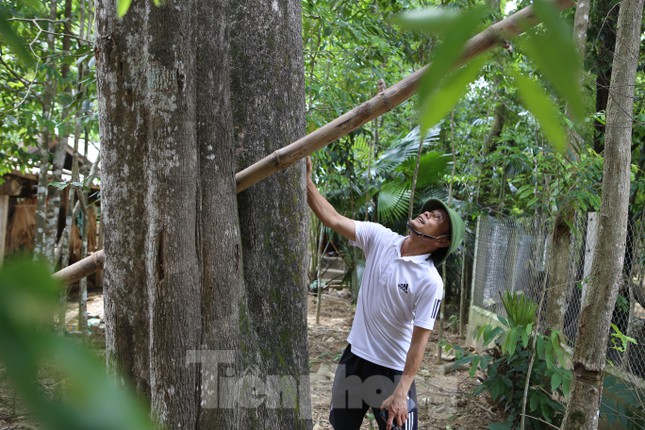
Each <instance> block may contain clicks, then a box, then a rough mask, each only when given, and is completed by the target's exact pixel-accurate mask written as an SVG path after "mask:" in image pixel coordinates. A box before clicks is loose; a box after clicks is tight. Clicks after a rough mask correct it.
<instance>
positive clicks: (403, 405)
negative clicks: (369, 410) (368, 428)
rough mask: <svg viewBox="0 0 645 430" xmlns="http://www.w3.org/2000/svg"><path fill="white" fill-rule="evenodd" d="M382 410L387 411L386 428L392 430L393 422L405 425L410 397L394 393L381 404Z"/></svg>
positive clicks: (401, 425) (400, 425)
mask: <svg viewBox="0 0 645 430" xmlns="http://www.w3.org/2000/svg"><path fill="white" fill-rule="evenodd" d="M381 410H386V411H387V422H386V429H387V430H390V429H391V428H392V424H393V423H394V424H396V425H397V426H399V427H403V424H405V422H406V420H407V419H408V399H407V396H400V395H397V394H396V393H395V394H392V395H391V396H390V397H388V398H387V399H385V400H384V401H383V403H382V404H381Z"/></svg>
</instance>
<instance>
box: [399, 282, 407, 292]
mask: <svg viewBox="0 0 645 430" xmlns="http://www.w3.org/2000/svg"><path fill="white" fill-rule="evenodd" d="M399 290H401V291H403V292H404V293H405V294H408V284H399Z"/></svg>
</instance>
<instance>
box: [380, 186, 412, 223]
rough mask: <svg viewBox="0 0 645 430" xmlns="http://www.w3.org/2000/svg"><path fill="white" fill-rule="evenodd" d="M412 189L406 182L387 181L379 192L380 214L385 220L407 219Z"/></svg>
mask: <svg viewBox="0 0 645 430" xmlns="http://www.w3.org/2000/svg"><path fill="white" fill-rule="evenodd" d="M409 201H410V190H409V188H408V187H406V186H405V185H404V184H398V183H394V182H386V183H385V184H383V186H382V187H381V190H380V192H379V193H378V216H379V219H380V220H383V221H384V222H391V221H393V220H397V219H405V218H406V216H407V210H408V202H409Z"/></svg>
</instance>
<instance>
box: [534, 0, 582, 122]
mask: <svg viewBox="0 0 645 430" xmlns="http://www.w3.org/2000/svg"><path fill="white" fill-rule="evenodd" d="M533 10H534V11H535V14H536V15H537V17H538V18H539V19H540V21H541V22H542V27H543V28H540V29H535V30H532V31H531V32H530V33H529V37H527V38H526V39H525V40H524V47H525V49H526V52H527V53H528V54H529V56H530V57H531V59H532V60H533V61H534V62H535V64H536V65H537V66H538V68H539V69H540V70H541V71H542V73H544V76H546V77H547V78H548V79H549V81H550V82H551V84H553V87H554V88H555V90H556V92H557V93H558V94H559V95H560V97H562V98H563V99H564V100H565V101H566V102H567V103H568V105H569V108H570V111H571V113H572V115H573V117H574V118H575V119H577V120H579V119H582V116H583V115H584V106H583V101H582V92H581V86H580V84H579V82H578V77H579V76H580V74H581V73H582V65H581V61H580V56H579V54H578V52H577V50H576V47H575V43H574V41H573V30H572V29H571V28H570V27H569V26H568V25H566V24H565V23H564V21H562V19H560V12H559V11H558V10H557V9H556V8H555V6H554V5H553V4H552V3H551V2H548V1H545V0H536V1H535V2H534V3H533Z"/></svg>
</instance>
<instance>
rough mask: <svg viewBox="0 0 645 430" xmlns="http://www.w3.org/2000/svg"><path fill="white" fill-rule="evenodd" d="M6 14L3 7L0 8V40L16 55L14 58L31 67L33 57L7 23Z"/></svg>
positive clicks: (33, 62)
mask: <svg viewBox="0 0 645 430" xmlns="http://www.w3.org/2000/svg"><path fill="white" fill-rule="evenodd" d="M8 16H9V14H8V12H7V11H6V10H5V9H4V7H3V6H0V39H1V40H3V41H4V42H5V43H6V44H7V46H9V48H10V49H11V50H12V51H13V53H14V54H16V57H18V59H19V60H20V61H22V62H23V63H24V64H25V65H26V66H28V67H31V66H33V65H34V64H35V60H34V57H33V56H32V55H31V53H30V52H29V50H28V49H27V46H26V44H25V41H24V40H23V38H22V37H20V36H19V35H18V33H16V31H15V30H14V29H13V27H12V26H11V24H10V23H9V21H8Z"/></svg>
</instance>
